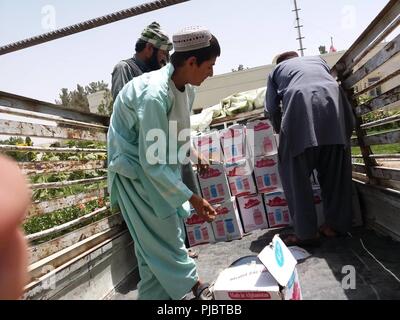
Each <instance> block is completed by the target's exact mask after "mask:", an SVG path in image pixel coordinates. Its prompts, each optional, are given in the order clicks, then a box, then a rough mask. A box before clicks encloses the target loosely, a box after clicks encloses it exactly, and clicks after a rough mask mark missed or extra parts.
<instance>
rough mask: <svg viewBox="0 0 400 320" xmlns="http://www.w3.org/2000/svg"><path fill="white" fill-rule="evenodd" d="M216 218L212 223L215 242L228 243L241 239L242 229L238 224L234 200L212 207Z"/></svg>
mask: <svg viewBox="0 0 400 320" xmlns="http://www.w3.org/2000/svg"><path fill="white" fill-rule="evenodd" d="M214 208H215V211H216V212H217V217H216V218H215V220H214V221H213V222H212V228H213V231H214V236H215V240H216V241H230V240H235V239H241V238H242V237H243V227H242V223H241V222H240V217H239V211H238V209H237V206H236V202H235V198H234V197H232V198H231V199H230V200H229V201H226V202H224V203H223V204H220V205H217V206H214Z"/></svg>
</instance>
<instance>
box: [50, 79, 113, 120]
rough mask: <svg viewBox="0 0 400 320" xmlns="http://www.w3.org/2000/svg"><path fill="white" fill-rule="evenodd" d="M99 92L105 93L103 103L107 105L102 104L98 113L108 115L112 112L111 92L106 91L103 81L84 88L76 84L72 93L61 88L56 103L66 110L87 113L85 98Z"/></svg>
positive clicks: (86, 100)
mask: <svg viewBox="0 0 400 320" xmlns="http://www.w3.org/2000/svg"><path fill="white" fill-rule="evenodd" d="M99 91H105V96H104V98H105V99H104V101H107V103H106V104H107V105H104V104H103V105H102V106H101V111H100V112H101V114H103V115H110V114H111V111H112V96H111V91H110V90H109V89H108V84H107V83H105V82H104V81H97V82H91V83H89V85H87V86H85V87H83V86H81V85H80V84H77V85H76V89H75V90H72V91H69V90H68V89H67V88H62V89H61V93H60V95H59V97H60V100H56V103H57V104H60V105H62V106H63V107H66V108H71V109H75V110H78V111H85V112H89V111H90V110H89V101H88V99H87V96H88V95H89V94H93V93H96V92H99ZM110 97H111V99H109V98H110Z"/></svg>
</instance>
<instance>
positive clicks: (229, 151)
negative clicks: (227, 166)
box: [220, 125, 246, 163]
mask: <svg viewBox="0 0 400 320" xmlns="http://www.w3.org/2000/svg"><path fill="white" fill-rule="evenodd" d="M220 139H221V146H222V150H223V153H224V159H225V162H227V163H235V162H238V161H240V160H244V159H245V158H246V128H245V127H244V126H242V125H235V126H232V127H229V128H228V129H224V130H221V132H220Z"/></svg>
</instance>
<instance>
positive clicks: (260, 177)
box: [254, 155, 282, 193]
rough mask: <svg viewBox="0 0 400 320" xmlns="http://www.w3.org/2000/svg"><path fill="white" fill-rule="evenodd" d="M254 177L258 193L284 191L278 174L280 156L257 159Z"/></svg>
mask: <svg viewBox="0 0 400 320" xmlns="http://www.w3.org/2000/svg"><path fill="white" fill-rule="evenodd" d="M254 175H255V178H256V185H257V189H258V193H269V192H276V191H281V190H282V184H281V179H280V176H279V172H278V156H277V155H273V156H263V157H257V158H256V159H255V163H254Z"/></svg>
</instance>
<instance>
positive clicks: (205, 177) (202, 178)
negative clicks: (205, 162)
mask: <svg viewBox="0 0 400 320" xmlns="http://www.w3.org/2000/svg"><path fill="white" fill-rule="evenodd" d="M198 178H199V183H200V187H201V193H202V194H203V198H204V199H206V200H207V201H208V202H210V203H212V204H215V203H222V202H225V201H227V200H230V199H231V192H230V190H229V184H228V179H227V178H226V174H225V168H224V165H223V164H212V165H210V167H209V169H208V171H206V172H204V173H203V174H199V175H198Z"/></svg>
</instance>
